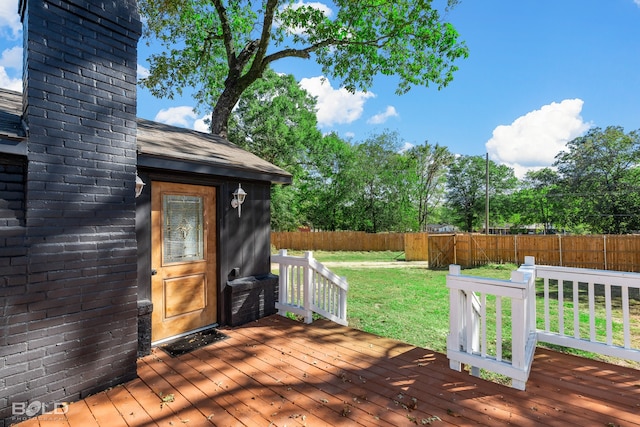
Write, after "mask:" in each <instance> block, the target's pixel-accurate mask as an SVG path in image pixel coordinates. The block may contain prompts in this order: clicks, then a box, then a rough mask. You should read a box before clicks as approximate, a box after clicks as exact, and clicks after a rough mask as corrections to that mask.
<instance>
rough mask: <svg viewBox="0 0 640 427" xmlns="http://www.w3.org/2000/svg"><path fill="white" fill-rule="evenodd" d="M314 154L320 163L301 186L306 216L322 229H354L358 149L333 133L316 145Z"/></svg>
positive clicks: (307, 219)
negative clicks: (351, 211)
mask: <svg viewBox="0 0 640 427" xmlns="http://www.w3.org/2000/svg"><path fill="white" fill-rule="evenodd" d="M312 155H313V157H314V158H316V159H317V162H316V165H317V167H316V168H315V169H314V170H312V171H310V173H308V174H307V175H306V179H305V180H304V181H303V182H301V188H300V196H301V199H302V202H301V206H302V213H303V216H304V218H305V219H306V221H308V223H309V225H313V226H314V227H315V228H319V229H322V230H330V231H335V230H354V229H355V228H353V226H352V222H351V218H350V216H349V210H350V207H351V205H352V204H353V200H354V199H355V198H356V196H357V192H356V190H355V188H357V185H356V184H355V182H356V181H357V178H356V177H357V170H356V169H355V167H354V162H355V159H356V153H355V149H354V148H353V146H352V145H351V144H350V143H349V142H347V141H344V140H343V139H341V138H340V137H339V136H338V135H336V134H335V133H330V134H328V135H325V136H324V137H323V139H322V143H321V144H319V145H318V146H316V147H314V153H313V154H312Z"/></svg>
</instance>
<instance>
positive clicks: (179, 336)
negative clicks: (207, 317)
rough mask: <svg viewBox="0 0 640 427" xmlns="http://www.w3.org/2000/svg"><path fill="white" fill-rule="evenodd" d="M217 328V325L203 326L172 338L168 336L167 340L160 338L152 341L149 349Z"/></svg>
mask: <svg viewBox="0 0 640 427" xmlns="http://www.w3.org/2000/svg"><path fill="white" fill-rule="evenodd" d="M218 326H219V325H218V324H217V323H212V324H210V325H207V326H203V327H201V328H197V329H192V330H190V331H187V332H183V333H181V334H178V335H172V336H170V337H168V338H162V339H161V340H158V341H152V342H151V347H157V346H159V345H162V344H166V343H168V342H170V341H173V340H177V339H180V338H184V337H186V336H187V335H191V334H196V333H198V332H202V331H205V330H207V329H211V328H217V327H218Z"/></svg>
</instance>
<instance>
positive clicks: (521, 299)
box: [447, 257, 640, 390]
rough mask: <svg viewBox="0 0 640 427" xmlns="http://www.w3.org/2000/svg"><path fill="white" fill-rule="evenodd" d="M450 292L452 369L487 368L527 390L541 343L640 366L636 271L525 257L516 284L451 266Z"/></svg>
mask: <svg viewBox="0 0 640 427" xmlns="http://www.w3.org/2000/svg"><path fill="white" fill-rule="evenodd" d="M536 279H542V281H538V289H537V290H536ZM447 287H448V288H449V298H450V309H449V310H450V318H449V327H450V330H449V336H448V338H447V356H448V358H449V363H450V367H451V368H452V369H455V370H458V371H460V370H461V367H462V364H465V365H468V366H470V367H471V374H472V375H479V373H480V369H486V370H489V371H492V372H495V373H498V374H501V375H505V376H508V377H511V379H512V383H511V384H512V387H514V388H518V389H520V390H524V389H525V387H526V381H527V379H528V377H529V372H530V370H531V364H532V362H533V356H534V352H535V347H536V345H537V342H546V343H550V344H555V345H560V346H563V347H570V348H575V349H579V350H583V351H588V352H592V353H597V354H601V355H604V356H611V357H617V358H621V359H627V360H633V361H636V362H640V348H639V347H640V345H639V344H638V342H639V341H638V339H637V337H638V335H639V334H640V320H638V314H639V313H638V311H639V310H640V274H638V273H622V272H617V271H605V270H591V269H584V268H569V267H554V266H546V265H535V263H534V259H533V257H526V258H525V264H524V265H523V266H521V267H520V268H519V269H518V270H517V271H514V272H513V273H512V275H511V280H510V281H509V280H498V279H488V278H483V277H474V276H465V275H462V274H460V266H457V265H452V266H450V267H449V275H448V276H447ZM536 292H537V293H536ZM536 300H538V302H539V303H540V304H541V305H542V307H541V308H539V311H540V312H541V313H542V318H541V319H540V321H539V323H538V327H536V322H537V319H536ZM631 302H634V303H633V304H632V303H631ZM507 315H510V316H511V325H508V322H503V319H504V318H505V316H507ZM543 323H544V326H543V325H542V324H543ZM542 326H543V327H542ZM634 338H635V341H634ZM509 353H510V354H509Z"/></svg>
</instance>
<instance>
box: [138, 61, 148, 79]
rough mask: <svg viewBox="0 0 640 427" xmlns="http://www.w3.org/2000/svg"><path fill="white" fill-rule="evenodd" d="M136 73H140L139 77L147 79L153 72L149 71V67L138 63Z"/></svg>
mask: <svg viewBox="0 0 640 427" xmlns="http://www.w3.org/2000/svg"><path fill="white" fill-rule="evenodd" d="M136 74H137V75H138V79H146V78H147V77H149V75H150V74H151V73H149V69H148V68H145V67H143V66H142V65H140V64H138V68H137V70H136Z"/></svg>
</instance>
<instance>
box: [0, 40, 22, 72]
mask: <svg viewBox="0 0 640 427" xmlns="http://www.w3.org/2000/svg"><path fill="white" fill-rule="evenodd" d="M0 65H2V66H3V67H7V68H14V69H16V70H21V69H22V47H20V46H14V47H12V48H10V49H5V50H3V51H2V56H0Z"/></svg>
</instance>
